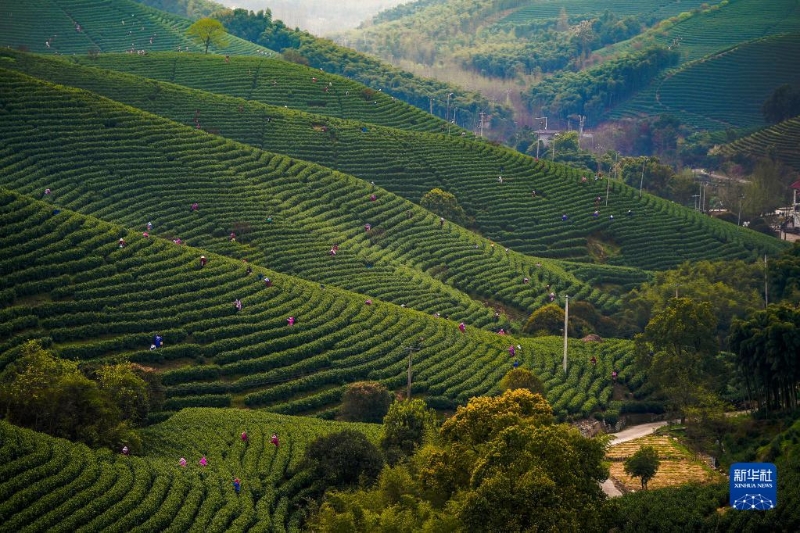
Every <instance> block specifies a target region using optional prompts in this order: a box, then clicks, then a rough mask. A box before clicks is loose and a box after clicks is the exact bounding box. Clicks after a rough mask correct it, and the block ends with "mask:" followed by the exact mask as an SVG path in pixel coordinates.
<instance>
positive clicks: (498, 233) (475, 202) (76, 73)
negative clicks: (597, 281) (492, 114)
mask: <svg viewBox="0 0 800 533" xmlns="http://www.w3.org/2000/svg"><path fill="white" fill-rule="evenodd" d="M183 57H184V56H179V57H178V59H181V61H180V62H181V63H185V64H187V65H191V63H192V62H193V61H194V60H193V59H191V58H188V56H185V57H187V58H188V59H187V61H185V62H184V61H183ZM109 61H110V60H109ZM148 61H151V62H152V61H159V58H158V57H156V56H150V57H149V58H148ZM160 61H161V63H168V64H171V65H173V66H174V65H176V64H177V63H174V61H175V58H174V57H172V56H164V57H162V58H161V59H160ZM202 61H203V63H204V64H205V68H197V67H195V68H194V69H193V70H194V71H195V72H197V73H198V75H197V76H194V77H193V80H194V81H193V84H194V85H195V86H200V85H208V86H209V87H208V88H209V89H210V90H220V89H219V85H217V84H215V83H214V80H216V79H218V78H221V77H222V76H224V72H223V73H221V74H220V75H219V76H216V75H215V72H216V70H215V69H216V68H218V67H221V68H223V69H224V68H227V67H229V66H230V65H228V64H225V63H220V62H219V61H216V62H211V61H209V60H206V59H205V58H202ZM259 61H262V62H266V61H269V60H266V59H264V60H259ZM15 63H17V62H16V61H12V62H11V63H9V66H12V67H13V66H14V64H15ZM18 63H20V64H19V65H17V67H18V68H22V69H23V70H24V69H26V68H28V69H31V72H37V73H39V75H42V76H47V77H49V78H51V79H52V80H53V81H56V82H59V83H72V84H76V85H79V86H82V87H86V88H88V89H91V90H97V91H99V92H102V93H104V94H106V95H107V96H109V97H110V98H115V99H119V100H120V101H123V102H125V103H127V104H129V105H136V106H139V107H142V108H144V109H148V110H152V111H154V112H157V113H163V114H165V116H167V117H169V118H171V119H173V120H178V121H180V122H184V123H188V124H194V125H195V129H196V126H197V125H199V124H198V122H204V123H205V124H206V127H207V128H209V129H210V130H212V131H214V132H215V133H219V134H222V135H227V136H230V137H231V138H234V139H237V140H239V141H243V142H248V143H249V144H251V145H253V146H259V147H260V146H264V147H269V148H270V149H271V150H277V151H279V152H282V153H287V154H290V155H293V156H297V157H303V158H308V159H310V160H312V161H314V162H317V163H320V164H323V165H326V166H330V167H332V168H334V169H337V170H340V171H343V172H347V173H350V174H353V175H355V176H356V177H359V178H361V179H363V180H364V181H365V182H367V181H369V182H376V183H377V184H378V185H380V186H381V187H383V188H385V189H387V190H389V191H391V192H394V193H395V194H398V195H400V196H403V197H405V198H407V199H409V200H411V201H414V202H418V201H419V199H420V198H421V196H422V195H423V194H424V193H425V192H427V191H429V190H430V189H432V188H433V187H440V188H443V189H445V190H448V191H450V192H452V193H453V194H455V195H456V197H457V199H458V201H459V203H460V204H461V205H462V206H463V207H464V209H465V210H466V211H467V213H468V214H469V215H470V216H472V217H474V219H475V225H476V229H478V230H479V231H480V232H481V233H482V234H483V235H484V236H485V237H487V238H489V239H492V240H494V241H496V242H498V243H501V244H503V245H504V246H506V247H509V248H512V249H513V250H514V251H517V252H520V253H523V254H527V255H534V256H540V257H550V258H560V259H573V260H581V261H587V260H589V261H591V258H590V255H589V250H588V239H589V238H590V237H591V239H593V240H595V241H600V242H605V243H606V244H607V245H609V246H610V245H611V244H612V243H613V245H614V246H615V247H618V249H619V253H618V254H617V255H614V256H612V257H610V258H608V259H607V261H608V263H609V264H613V265H618V266H631V267H638V268H645V269H663V268H669V267H671V266H675V265H677V264H679V263H680V262H682V261H684V260H691V259H696V258H706V257H708V256H709V255H711V256H712V257H713V256H717V257H732V258H747V257H756V256H758V255H760V254H761V253H763V252H762V251H761V250H762V249H763V248H762V247H764V246H767V247H769V249H777V248H775V247H780V246H782V244H781V243H780V242H778V241H774V240H772V239H769V238H766V237H763V236H759V235H758V234H756V233H754V232H746V231H742V230H741V229H737V228H735V227H733V226H730V225H728V224H725V223H722V222H720V221H717V220H713V219H709V218H708V217H704V216H702V215H699V214H697V213H693V212H692V211H690V210H686V209H683V208H679V207H678V206H676V205H674V204H671V203H670V202H666V201H663V200H660V199H658V198H655V197H651V196H645V197H643V198H641V199H640V198H639V197H638V192H637V191H635V190H634V189H632V188H630V187H627V186H625V185H623V184H621V183H617V182H613V180H612V182H611V183H606V182H605V180H600V181H597V180H585V181H584V180H583V179H582V176H581V174H580V173H579V172H577V171H575V170H573V169H568V168H566V167H562V166H551V165H550V164H549V163H548V162H544V161H535V160H534V159H533V158H530V157H527V156H523V155H521V154H518V153H515V152H513V151H511V150H508V149H505V148H502V147H498V146H493V145H491V144H488V143H485V142H482V141H480V140H471V139H469V138H468V137H465V136H455V135H449V136H448V135H436V134H428V135H427V136H426V135H425V134H419V133H411V132H403V131H399V130H396V129H382V128H380V127H377V126H371V125H370V127H366V126H365V123H364V122H363V121H357V122H351V123H347V122H338V121H334V120H333V119H324V120H323V119H321V118H319V117H314V116H305V117H304V116H301V115H297V114H296V113H294V112H285V111H282V110H281V109H280V108H276V107H262V108H258V107H254V106H253V102H250V103H247V102H245V101H240V102H238V103H237V102H236V101H227V102H226V101H225V100H224V99H223V100H215V98H216V97H214V98H212V97H211V96H208V95H202V94H196V95H195V96H192V97H190V96H189V94H188V93H186V92H185V91H184V92H179V91H178V90H177V89H174V88H169V87H168V86H166V85H163V86H161V85H159V86H158V87H157V88H156V87H154V86H153V85H152V84H151V83H149V82H144V81H139V82H137V81H135V80H133V79H131V78H117V79H116V83H114V81H113V80H114V77H109V76H107V75H105V74H102V73H100V72H97V71H94V73H93V72H92V71H82V70H79V69H78V68H77V67H70V68H67V69H64V68H63V67H61V68H60V69H59V68H58V64H55V63H46V64H43V65H42V66H41V68H38V67H36V66H35V65H36V61H33V62H31V61H30V60H28V59H24V58H20V61H19V62H18ZM121 64H122V65H125V64H130V63H128V62H127V61H125V60H124V59H123V61H121ZM26 65H27V66H26ZM241 70H244V69H243V68H242V69H241ZM152 71H153V72H155V73H158V72H165V71H167V69H166V68H163V67H162V68H158V64H156V68H153V69H152ZM70 72H72V74H70ZM140 72H141V69H140ZM201 73H202V74H201ZM308 73H310V72H308ZM284 74H285V76H284V77H281V78H272V80H273V81H276V80H277V79H279V80H280V81H279V82H278V87H283V89H282V91H284V92H288V93H294V91H295V90H297V91H300V90H301V89H303V88H308V87H311V88H312V90H317V89H318V84H317V83H314V82H313V81H312V80H311V79H310V78H309V76H308V74H306V75H305V76H303V75H302V72H301V73H300V75H297V73H296V72H295V71H292V70H288V71H284ZM267 79H268V80H269V79H270V78H267ZM326 79H331V80H332V81H330V82H329V83H333V86H336V85H337V84H339V83H340V80H339V79H336V78H326ZM93 80H94V81H93ZM267 84H268V85H271V86H273V87H274V85H272V84H271V82H267ZM137 86H138V89H137V90H136V92H134V88H137ZM306 90H308V89H306ZM176 91H177V92H176ZM233 92H235V91H233ZM345 96H347V95H345ZM282 98H283V96H282V94H281V93H273V94H271V95H267V97H265V98H264V101H265V102H270V100H271V99H277V100H278V104H279V105H280V102H281V101H282ZM354 98H355V97H354ZM212 102H218V103H215V104H214V105H213V106H211V107H209V103H212ZM378 107H380V106H378ZM234 108H235V109H236V111H235V112H233V110H234ZM400 109H401V110H402V109H404V108H402V107H400ZM401 116H402V115H401ZM408 116H409V117H413V116H414V115H413V113H412V114H410V115H408ZM265 117H266V118H265ZM284 117H286V118H284ZM273 118H274V119H275V120H274V121H273V120H272V119H273ZM365 118H368V117H365ZM267 119H269V121H268V122H265V121H266V120H267ZM405 120H410V121H413V120H414V119H413V118H411V119H405ZM401 125H402V124H401ZM411 127H417V125H416V124H412V125H411V126H409V129H410V128H411ZM365 130H366V131H365ZM289 131H291V132H292V133H291V134H289ZM498 174H501V175H503V178H504V179H503V183H498V178H497V176H498ZM532 189H536V190H537V196H536V197H535V198H532V197H531V190H532ZM606 189H609V192H610V196H609V202H608V204H609V207H608V208H607V209H606V208H605V207H604V208H603V209H602V210H601V212H602V213H603V216H602V217H600V216H597V217H595V216H592V214H593V212H594V211H595V210H596V209H597V207H598V206H597V205H596V199H597V198H598V197H602V198H605V195H606ZM603 203H605V202H603ZM629 210H630V211H631V213H633V214H634V215H635V216H633V217H631V216H627V213H628V211H629ZM565 213H566V214H568V218H569V219H568V220H567V221H566V222H564V221H563V220H562V215H563V214H565ZM679 213H680V214H679ZM678 214H679V215H678ZM675 215H677V216H675ZM684 221H686V222H688V224H689V225H688V226H686V225H685V224H686V222H684ZM363 223H370V224H373V225H375V224H374V221H372V222H370V221H368V220H364V221H363V222H362V223H361V224H358V226H363ZM354 225H355V224H354ZM645 234H646V235H647V236H645ZM654 235H659V236H660V237H658V239H659V242H660V243H661V249H660V250H659V251H658V252H657V253H655V252H654V251H653V250H652V248H651V247H650V243H651V242H652V240H651V237H653V236H654ZM713 241H717V242H719V243H722V242H726V243H727V244H725V245H724V246H722V247H720V246H719V245H717V244H712V242H713ZM728 241H732V242H728ZM733 242H737V243H738V244H736V245H733ZM382 246H389V244H382ZM431 266H432V265H431ZM428 268H430V266H429V267H428ZM528 277H530V276H528ZM468 292H471V291H468Z"/></svg>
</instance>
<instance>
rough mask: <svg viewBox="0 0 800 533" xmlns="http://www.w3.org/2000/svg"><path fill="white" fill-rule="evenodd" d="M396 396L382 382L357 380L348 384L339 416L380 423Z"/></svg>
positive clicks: (352, 419)
mask: <svg viewBox="0 0 800 533" xmlns="http://www.w3.org/2000/svg"><path fill="white" fill-rule="evenodd" d="M393 399H394V397H393V396H392V393H391V392H389V390H388V389H387V388H386V386H385V385H383V384H382V383H378V382H377V381H357V382H355V383H351V384H350V385H348V386H347V389H346V390H345V392H344V396H343V397H342V405H341V406H340V407H339V418H340V419H341V420H344V421H346V422H372V423H376V424H378V423H380V422H381V421H382V420H383V417H385V416H386V413H387V412H388V411H389V406H390V405H391V404H392V400H393Z"/></svg>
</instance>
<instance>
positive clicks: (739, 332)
mask: <svg viewBox="0 0 800 533" xmlns="http://www.w3.org/2000/svg"><path fill="white" fill-rule="evenodd" d="M729 340H730V346H731V349H732V350H733V351H734V352H735V353H736V354H737V357H738V364H739V367H740V368H741V371H742V373H743V374H744V376H745V380H746V381H747V383H748V386H749V387H750V388H751V389H752V390H754V392H755V394H756V396H757V398H759V400H760V401H761V404H762V405H763V407H765V408H767V409H772V408H777V409H796V408H797V387H798V384H800V359H798V357H797V354H798V353H800V310H798V309H797V308H796V307H791V306H789V305H782V304H779V305H774V304H773V305H770V306H769V307H767V309H763V310H759V311H755V312H753V313H752V314H751V315H750V316H749V317H748V318H747V319H746V320H736V321H734V323H733V326H732V327H731V335H730V339H729Z"/></svg>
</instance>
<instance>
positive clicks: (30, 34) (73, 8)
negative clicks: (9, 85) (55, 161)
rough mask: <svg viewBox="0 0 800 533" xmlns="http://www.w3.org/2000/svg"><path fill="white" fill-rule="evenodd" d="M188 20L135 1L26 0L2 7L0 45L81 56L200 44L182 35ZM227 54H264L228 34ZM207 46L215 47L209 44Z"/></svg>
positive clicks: (146, 50)
mask: <svg viewBox="0 0 800 533" xmlns="http://www.w3.org/2000/svg"><path fill="white" fill-rule="evenodd" d="M190 24H191V21H189V20H187V19H182V18H180V17H177V16H173V15H170V14H168V13H164V12H162V11H157V10H155V9H151V8H149V7H147V6H145V5H143V4H141V3H139V2H132V1H128V0H116V1H114V2H103V3H102V5H98V3H97V2H96V1H93V0H31V1H30V2H25V3H24V5H18V6H15V7H14V8H11V7H9V8H8V9H5V8H4V9H3V12H2V13H1V14H0V44H2V45H3V46H4V47H5V46H11V47H15V48H16V47H25V48H26V49H30V50H33V51H36V52H40V53H46V54H62V55H72V54H81V55H85V54H87V53H88V52H89V51H90V50H96V51H97V52H130V51H134V52H137V53H138V52H141V51H145V52H153V51H156V50H173V51H177V50H187V51H188V50H189V49H191V50H193V51H196V52H202V51H203V50H204V47H203V46H201V45H200V44H198V43H196V42H194V41H192V40H191V39H190V38H189V37H188V36H187V35H186V30H187V29H188V27H189V25H190ZM228 40H229V44H228V46H227V47H225V49H224V53H227V54H256V53H257V52H258V53H269V54H274V52H272V51H268V52H267V51H265V50H264V49H263V48H262V47H259V46H257V45H255V44H253V43H250V42H247V41H245V40H243V39H239V38H237V37H232V36H229V37H228ZM209 49H210V50H212V51H213V50H217V49H218V48H217V47H216V46H215V45H211V46H210V47H209Z"/></svg>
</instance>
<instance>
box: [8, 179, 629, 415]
mask: <svg viewBox="0 0 800 533" xmlns="http://www.w3.org/2000/svg"><path fill="white" fill-rule="evenodd" d="M0 206H1V207H0V220H1V221H2V228H3V230H2V232H0V249H3V250H4V251H6V252H8V253H7V254H4V258H3V260H2V261H0V271H2V272H3V277H2V281H1V282H0V297H2V300H1V301H0V303H2V305H3V309H2V311H0V322H2V324H3V328H2V330H0V357H2V359H0V367H3V366H5V365H6V364H7V363H8V362H10V361H11V360H12V359H13V358H14V357H16V355H17V351H18V347H19V346H20V345H21V344H22V343H24V342H25V341H26V340H28V339H30V338H35V339H41V340H42V342H43V343H44V345H45V346H47V347H49V348H52V349H54V350H55V351H56V352H57V353H58V354H59V355H60V356H61V357H66V358H70V359H77V360H82V361H89V360H91V361H106V360H108V361H116V360H130V361H134V362H137V363H140V364H142V365H146V366H149V367H151V368H153V369H155V370H157V371H159V372H160V373H161V376H162V381H163V383H164V385H165V386H166V394H167V400H166V404H165V406H164V409H165V410H167V411H176V410H179V409H181V408H184V407H192V406H218V407H227V406H231V405H236V406H244V405H247V406H251V407H266V408H267V409H269V410H272V411H277V412H282V413H290V414H322V415H326V414H327V415H326V416H330V415H332V414H333V412H334V411H335V409H336V408H337V406H338V403H339V400H340V398H341V395H342V393H343V391H344V387H345V385H346V384H348V383H351V382H354V381H359V380H365V379H370V380H378V381H381V382H383V383H384V384H385V385H386V386H387V387H389V388H390V389H392V390H402V389H403V388H404V385H405V383H406V369H407V364H408V363H407V360H408V357H409V353H410V348H409V347H410V346H416V345H418V344H420V341H419V339H420V338H422V339H424V340H423V341H421V345H419V346H416V347H415V348H414V350H415V351H414V352H413V360H414V387H413V393H414V394H415V395H417V394H418V395H424V396H431V397H434V396H435V397H440V398H441V400H440V403H442V402H444V404H446V405H455V403H457V402H465V401H466V400H467V399H468V398H470V397H472V396H476V395H481V394H486V393H489V392H490V391H495V390H497V383H498V382H499V380H500V378H501V377H502V376H503V375H504V374H505V373H506V372H507V371H508V370H509V369H510V368H511V361H510V360H509V354H508V350H507V348H508V346H509V345H510V344H519V345H520V349H519V350H518V352H519V354H518V358H519V359H520V361H521V362H522V364H523V365H524V366H528V367H530V368H531V369H533V370H535V372H536V373H537V374H538V375H539V376H540V377H541V379H542V380H543V381H545V382H546V383H547V387H548V391H549V392H548V399H549V400H550V401H551V402H552V403H553V405H554V408H555V409H556V413H557V414H558V415H559V416H562V417H565V416H570V415H581V416H588V415H589V414H591V413H593V412H595V411H598V410H602V409H604V408H605V407H607V406H608V404H609V402H610V401H611V387H610V375H611V370H613V369H614V368H617V369H622V373H621V379H623V380H625V382H628V383H629V385H630V387H631V388H632V389H634V390H635V389H636V388H638V387H639V386H641V384H642V383H641V378H640V376H636V375H634V374H632V373H631V372H633V368H632V358H633V354H632V348H631V344H630V342H628V341H613V342H611V341H610V342H607V343H602V344H593V343H589V344H586V343H582V342H578V341H575V342H573V344H572V346H571V348H570V351H571V357H572V358H573V362H572V363H571V366H570V372H568V374H567V375H566V376H565V375H564V374H563V371H562V370H561V367H560V362H561V346H562V345H561V339H559V338H541V339H521V338H515V337H513V336H510V337H509V336H501V335H498V334H496V333H493V332H488V331H482V330H480V329H477V328H474V327H471V326H470V327H469V328H468V329H467V333H461V332H460V331H459V330H458V327H457V326H458V323H457V322H454V321H451V320H446V319H444V318H436V317H433V316H430V315H429V314H423V313H419V312H416V311H411V310H409V309H407V308H405V309H404V308H402V307H399V306H395V305H391V304H388V303H385V302H383V301H381V300H377V299H376V300H372V301H370V302H367V301H365V297H364V296H362V295H359V294H355V293H352V292H346V291H342V290H340V289H337V288H335V287H321V286H320V285H318V284H315V283H311V282H307V281H304V280H301V279H298V278H294V277H289V276H285V275H281V274H278V273H276V272H274V271H272V270H267V269H265V268H262V267H259V266H257V265H253V269H252V272H250V273H248V272H247V271H246V270H245V267H244V266H243V265H242V263H241V262H240V261H238V260H235V259H229V258H226V257H224V256H220V255H216V254H211V253H209V252H207V251H204V250H202V249H196V248H192V247H190V246H187V245H176V244H174V243H172V242H170V241H169V240H168V239H162V238H157V237H155V236H148V237H145V236H143V235H141V234H140V233H137V232H132V231H127V230H125V229H123V228H122V227H120V226H115V225H112V224H109V223H106V222H101V221H99V220H97V219H95V218H93V217H86V216H83V215H79V214H76V213H74V212H71V211H68V210H65V209H62V208H54V207H53V205H52V204H50V203H48V202H44V201H33V200H30V199H27V198H26V197H24V196H20V195H18V194H15V193H12V192H8V191H3V192H2V195H0ZM120 238H122V239H124V240H125V246H124V247H120V246H119V244H118V241H119V239H120ZM201 254H202V255H205V256H206V257H207V259H208V263H207V264H206V265H205V266H201V265H200V264H199V262H198V259H199V257H200V255H201ZM264 277H268V278H269V279H270V281H271V285H269V286H268V285H267V284H266V283H264V281H263V278H264ZM235 299H239V300H240V301H241V302H242V304H243V306H242V310H241V311H237V310H236V308H235V307H234V305H233V302H234V300H235ZM290 316H291V317H294V320H295V322H294V324H289V323H287V320H288V317H290ZM156 334H161V335H162V336H163V338H164V342H165V346H164V347H162V348H158V349H156V350H152V349H148V347H149V346H150V344H151V340H152V338H153V336H154V335H156ZM592 355H595V356H596V357H597V359H599V362H598V365H597V367H594V366H590V363H589V359H590V358H591V356H592Z"/></svg>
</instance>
